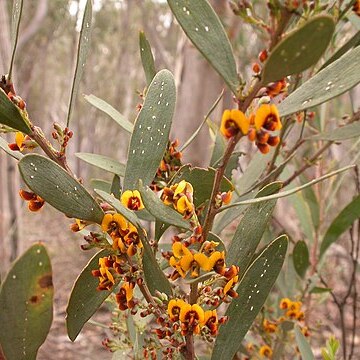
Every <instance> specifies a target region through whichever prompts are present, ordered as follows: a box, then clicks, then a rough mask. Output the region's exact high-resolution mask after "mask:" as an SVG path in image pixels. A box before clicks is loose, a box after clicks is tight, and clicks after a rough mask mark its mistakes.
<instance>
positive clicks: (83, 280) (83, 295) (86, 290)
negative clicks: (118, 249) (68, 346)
mask: <svg viewBox="0 0 360 360" xmlns="http://www.w3.org/2000/svg"><path fill="white" fill-rule="evenodd" d="M108 255H110V251H108V250H101V251H99V252H98V253H96V254H95V255H94V256H93V257H92V258H91V259H90V260H89V262H88V263H87V265H86V266H85V267H84V269H82V271H81V273H80V275H79V276H78V278H77V279H76V281H75V283H74V286H73V288H72V290H71V294H70V298H69V302H68V305H67V308H66V328H67V333H68V336H69V338H70V340H71V341H75V339H76V337H77V336H78V335H79V333H80V331H81V329H82V328H83V326H84V325H85V323H86V322H87V321H88V320H89V319H90V318H91V317H92V316H93V315H94V314H95V312H96V310H97V309H98V308H99V307H100V305H101V304H102V303H103V302H104V301H105V299H106V298H107V297H108V296H109V295H110V294H111V291H109V290H101V291H99V290H97V289H96V288H97V286H98V285H99V280H98V278H97V277H94V276H93V275H92V274H91V271H92V270H96V269H98V268H99V258H102V257H106V256H108Z"/></svg>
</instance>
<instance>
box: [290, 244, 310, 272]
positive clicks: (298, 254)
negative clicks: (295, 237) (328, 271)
mask: <svg viewBox="0 0 360 360" xmlns="http://www.w3.org/2000/svg"><path fill="white" fill-rule="evenodd" d="M292 258H293V262H294V268H295V270H296V272H297V273H298V275H299V276H300V277H301V278H304V276H305V273H306V270H307V269H308V267H309V265H310V261H309V249H308V247H307V245H306V242H305V241H302V240H301V241H298V242H297V243H296V244H295V247H294V251H293V256H292Z"/></svg>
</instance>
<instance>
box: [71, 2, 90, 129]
mask: <svg viewBox="0 0 360 360" xmlns="http://www.w3.org/2000/svg"><path fill="white" fill-rule="evenodd" d="M91 21H92V0H87V2H86V6H85V11H84V16H83V20H82V24H81V30H80V36H79V43H78V48H77V57H76V65H75V73H74V78H73V83H72V87H71V93H70V102H69V109H68V114H67V120H66V126H67V127H68V126H69V124H70V117H71V114H72V110H73V107H74V105H75V101H76V96H77V93H78V91H79V86H80V80H81V77H82V74H83V72H84V67H85V63H86V58H87V55H88V52H89V48H90V36H91Z"/></svg>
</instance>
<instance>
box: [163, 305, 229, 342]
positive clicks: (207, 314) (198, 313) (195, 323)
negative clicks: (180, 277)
mask: <svg viewBox="0 0 360 360" xmlns="http://www.w3.org/2000/svg"><path fill="white" fill-rule="evenodd" d="M167 312H168V315H169V319H170V322H171V325H172V327H173V328H175V329H178V328H179V326H180V330H181V335H183V336H186V335H187V334H196V335H199V334H201V333H202V334H210V335H211V336H215V335H216V334H217V332H218V325H219V324H220V323H223V322H224V321H225V318H221V319H218V316H217V312H216V310H206V311H204V310H203V308H202V307H201V306H200V305H198V304H192V305H191V304H189V303H188V302H186V301H184V300H182V299H172V300H170V301H169V303H168V308H167Z"/></svg>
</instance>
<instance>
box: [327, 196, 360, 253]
mask: <svg viewBox="0 0 360 360" xmlns="http://www.w3.org/2000/svg"><path fill="white" fill-rule="evenodd" d="M359 218H360V196H357V197H356V198H355V199H354V200H352V201H351V202H350V203H349V204H348V205H346V206H345V208H344V209H342V210H341V211H340V213H339V214H338V215H337V217H336V218H335V220H334V221H333V222H332V223H331V225H330V226H329V228H328V229H327V231H326V233H325V236H324V239H323V241H322V243H321V246H320V257H321V256H323V255H324V253H325V251H326V250H327V249H328V247H329V246H330V245H331V244H332V243H334V242H335V241H336V240H337V239H338V238H339V236H340V235H341V234H343V233H344V232H345V231H346V230H347V229H348V228H349V227H350V226H351V225H352V224H353V222H354V221H355V220H357V219H359Z"/></svg>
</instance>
